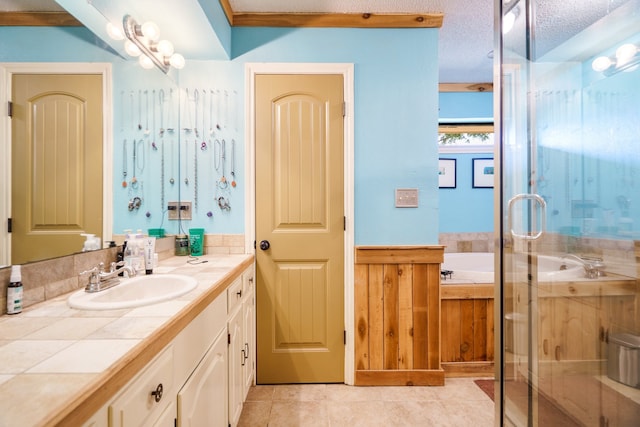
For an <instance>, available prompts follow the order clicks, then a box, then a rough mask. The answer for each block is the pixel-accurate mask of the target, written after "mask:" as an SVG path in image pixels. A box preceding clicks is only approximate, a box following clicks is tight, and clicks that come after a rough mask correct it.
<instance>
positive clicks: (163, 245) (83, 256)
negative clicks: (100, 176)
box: [0, 234, 245, 314]
mask: <svg viewBox="0 0 640 427" xmlns="http://www.w3.org/2000/svg"><path fill="white" fill-rule="evenodd" d="M123 239H124V237H123V236H114V240H115V241H116V242H122V241H123ZM174 242H175V240H174V237H173V236H169V237H165V238H162V239H158V240H157V242H156V252H157V253H158V259H160V260H163V259H166V258H169V257H171V256H173V255H174ZM204 242H205V243H204V252H205V254H242V253H244V252H245V250H244V234H207V235H205V239H204ZM119 249H120V247H118V248H109V249H102V250H99V251H91V252H81V253H77V254H74V255H69V256H64V257H60V258H53V259H49V260H45V261H38V262H32V263H28V264H23V265H22V269H21V273H22V285H23V287H24V301H23V307H28V306H30V305H33V304H36V303H39V302H42V301H46V300H48V299H51V298H55V297H57V296H59V295H62V294H66V293H68V292H71V291H75V290H76V289H80V288H82V287H84V286H85V285H86V281H87V280H88V278H86V277H80V273H81V272H83V271H87V270H90V269H92V268H93V267H95V266H97V265H98V264H100V263H101V262H102V263H104V265H107V266H108V265H109V264H110V263H111V262H113V261H115V260H116V255H117V253H118V250H119ZM10 274H11V268H10V267H7V268H2V269H0V304H1V305H0V313H1V314H5V313H6V312H7V285H8V284H9V276H10Z"/></svg>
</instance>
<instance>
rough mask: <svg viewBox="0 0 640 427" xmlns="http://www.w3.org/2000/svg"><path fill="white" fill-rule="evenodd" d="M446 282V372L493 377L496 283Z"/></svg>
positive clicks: (443, 290)
mask: <svg viewBox="0 0 640 427" xmlns="http://www.w3.org/2000/svg"><path fill="white" fill-rule="evenodd" d="M443 283H444V284H443V285H442V287H441V290H440V298H441V300H442V301H441V307H440V310H441V314H440V317H441V319H442V338H441V343H442V344H441V347H442V359H441V360H442V368H443V369H444V371H445V373H446V376H447V377H464V376H474V377H480V376H490V377H493V376H494V374H495V372H494V346H495V343H494V303H493V299H494V292H495V290H494V285H493V283H472V284H446V283H447V282H446V281H444V282H443Z"/></svg>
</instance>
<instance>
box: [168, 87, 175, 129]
mask: <svg viewBox="0 0 640 427" xmlns="http://www.w3.org/2000/svg"><path fill="white" fill-rule="evenodd" d="M173 131H174V127H173V89H169V113H168V117H167V132H169V133H173Z"/></svg>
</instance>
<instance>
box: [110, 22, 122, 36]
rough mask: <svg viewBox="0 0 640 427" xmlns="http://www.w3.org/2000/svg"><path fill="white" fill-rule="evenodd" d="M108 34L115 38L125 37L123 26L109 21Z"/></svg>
mask: <svg viewBox="0 0 640 427" xmlns="http://www.w3.org/2000/svg"><path fill="white" fill-rule="evenodd" d="M107 34H108V35H109V37H111V38H112V39H113V40H122V39H124V32H123V31H122V28H121V27H118V26H117V25H114V24H112V23H111V22H107Z"/></svg>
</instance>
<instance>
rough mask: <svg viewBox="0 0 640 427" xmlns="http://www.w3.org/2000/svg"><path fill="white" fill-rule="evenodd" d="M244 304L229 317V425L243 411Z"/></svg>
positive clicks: (233, 424) (236, 419) (232, 424)
mask: <svg viewBox="0 0 640 427" xmlns="http://www.w3.org/2000/svg"><path fill="white" fill-rule="evenodd" d="M242 320H243V316H242V305H240V306H239V307H238V308H237V309H236V310H235V311H234V312H233V313H231V316H230V317H229V323H228V326H227V327H228V330H229V425H230V426H232V427H233V426H235V425H237V424H238V420H240V414H241V413H242V403H243V400H244V394H243V389H244V387H243V383H244V380H243V377H242V375H243V370H242V365H243V364H244V351H243V350H244V335H243V333H242Z"/></svg>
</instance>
